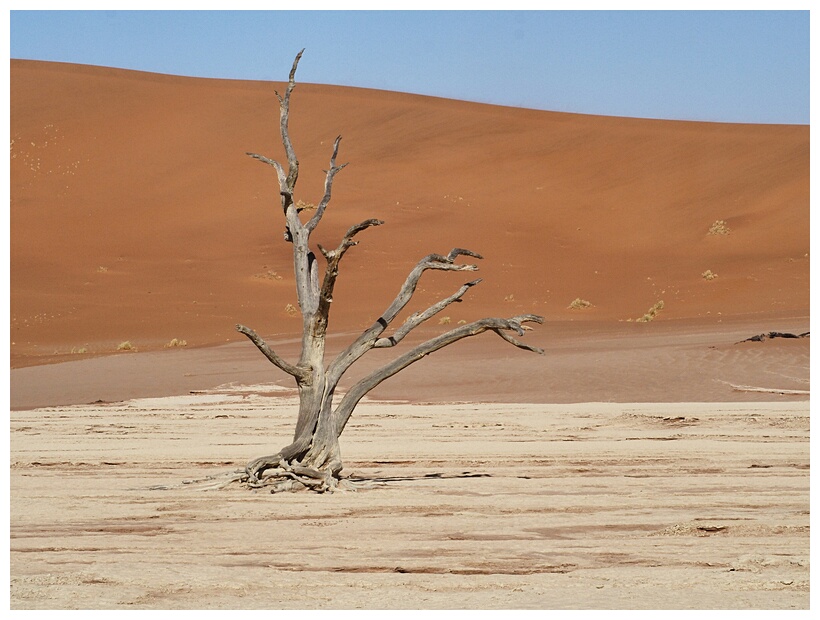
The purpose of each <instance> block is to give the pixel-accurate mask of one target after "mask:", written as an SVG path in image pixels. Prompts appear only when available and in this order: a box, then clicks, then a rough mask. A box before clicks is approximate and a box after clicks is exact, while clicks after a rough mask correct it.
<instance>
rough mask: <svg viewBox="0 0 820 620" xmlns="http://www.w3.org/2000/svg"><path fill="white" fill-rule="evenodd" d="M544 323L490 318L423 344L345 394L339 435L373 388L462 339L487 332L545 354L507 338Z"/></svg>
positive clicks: (338, 418) (523, 317)
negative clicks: (355, 409) (529, 325)
mask: <svg viewBox="0 0 820 620" xmlns="http://www.w3.org/2000/svg"><path fill="white" fill-rule="evenodd" d="M528 322H531V323H543V322H544V317H542V316H538V315H535V314H522V315H520V316H515V317H512V318H510V319H498V318H487V319H480V320H478V321H474V322H473V323H468V324H466V325H462V326H461V327H456V328H455V329H452V330H450V331H449V332H446V333H444V334H441V335H439V336H436V337H435V338H431V339H430V340H428V341H426V342H423V343H421V344H420V345H418V346H417V347H415V348H414V349H412V350H410V351H408V352H407V353H405V354H404V355H401V356H400V357H397V358H396V359H395V360H393V361H392V362H390V363H389V364H387V365H385V366H383V367H381V368H379V369H378V370H376V371H374V372H372V373H371V374H369V375H368V376H366V377H365V378H364V379H362V380H361V381H359V382H358V383H357V384H356V385H354V386H353V387H352V388H351V389H350V390H349V391H348V392H347V394H345V396H344V398H343V399H342V400H341V402H340V403H339V406H338V407H337V409H336V423H337V432H338V433H339V434H341V432H342V431H343V430H344V427H345V425H346V424H347V421H348V419H349V418H350V414H351V413H353V409H354V408H355V407H356V405H358V404H359V401H360V400H361V399H362V398H364V396H365V395H366V394H367V393H368V392H370V391H371V390H372V389H373V388H375V387H376V386H377V385H379V384H380V383H381V382H382V381H384V380H385V379H389V378H390V377H392V376H393V375H395V374H396V373H398V372H400V371H402V370H404V369H405V368H407V367H408V366H410V364H414V363H415V362H417V361H419V360H420V359H422V358H424V357H426V356H427V355H430V354H431V353H434V352H435V351H438V350H439V349H442V348H444V347H446V346H448V345H451V344H453V343H454V342H458V341H459V340H462V339H463V338H469V337H470V336H477V335H478V334H481V333H483V332H486V331H494V332H496V333H497V334H498V335H499V336H501V337H502V338H504V340H506V341H507V342H509V343H511V344H514V345H515V346H517V347H520V348H522V349H526V350H528V351H533V352H535V353H540V354H543V353H544V351H543V349H539V348H537V347H531V346H529V345H526V344H524V343H522V342H520V341H518V340H516V339H515V338H513V337H512V336H509V334H506V333H505V332H507V331H513V332H515V333H516V334H518V335H519V336H522V335H523V334H524V326H523V323H528Z"/></svg>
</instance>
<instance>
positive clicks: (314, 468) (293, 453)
mask: <svg viewBox="0 0 820 620" xmlns="http://www.w3.org/2000/svg"><path fill="white" fill-rule="evenodd" d="M302 51H304V50H302ZM301 56H302V52H299V54H297V56H296V58H295V60H294V61H293V67H292V68H291V70H290V77H289V81H288V86H287V90H285V94H284V96H282V95H280V94H279V93H278V92H277V93H276V96H277V98H278V99H279V111H280V130H281V135H282V144H283V146H284V149H285V154H286V156H287V170H285V168H284V167H283V166H282V165H280V164H279V163H278V162H277V161H274V160H272V159H269V158H267V157H264V156H262V155H259V154H256V153H248V155H250V156H251V157H253V158H255V159H257V160H259V161H261V162H264V163H265V164H268V165H270V166H272V167H273V168H274V170H275V171H276V174H277V176H278V179H279V189H280V192H279V193H280V198H281V204H282V211H283V212H284V216H285V226H286V228H285V241H286V242H288V243H291V244H292V246H293V265H294V269H295V273H296V292H297V298H298V301H299V310H300V311H301V315H302V352H301V355H300V357H299V360H298V361H297V362H296V363H291V362H289V361H287V360H285V359H283V358H282V357H280V356H279V355H278V354H277V353H276V352H275V351H274V350H273V349H271V347H269V346H268V345H267V344H266V343H265V341H264V340H263V339H262V338H261V337H260V336H259V335H258V334H257V333H256V332H255V331H254V330H253V329H251V328H249V327H245V326H244V325H237V326H236V329H237V330H238V331H239V332H241V333H243V334H245V335H246V336H247V337H248V338H249V339H250V340H251V342H253V343H254V344H255V345H256V347H257V348H258V349H259V350H260V351H261V352H262V353H263V354H264V355H265V357H267V358H268V360H269V361H270V362H271V363H272V364H273V365H274V366H276V367H277V368H279V369H280V370H282V371H283V372H285V373H287V374H289V375H291V376H292V377H293V378H294V380H295V381H296V386H297V388H298V393H299V416H298V418H297V421H296V432H295V434H294V438H293V441H292V442H291V443H290V444H289V445H287V446H285V447H284V448H282V449H281V450H279V451H278V452H277V453H275V454H272V455H270V456H263V457H260V458H257V459H255V460H253V461H251V462H250V463H248V465H247V467H246V480H247V482H248V484H250V485H252V486H261V485H271V490H272V492H277V491H282V490H293V489H296V488H299V489H301V488H310V489H314V490H317V491H326V490H332V489H334V488H336V487H337V485H338V484H339V482H340V480H341V476H340V472H341V471H342V457H341V453H340V451H339V436H340V435H341V434H342V431H344V429H345V425H346V424H347V422H348V420H349V419H350V415H351V414H352V413H353V410H354V408H355V407H356V405H357V404H358V403H359V401H360V400H361V399H362V398H363V397H364V396H365V395H366V394H367V393H368V392H370V391H371V390H372V389H373V388H375V387H376V386H377V385H379V384H380V383H381V382H382V381H384V380H385V379H388V378H390V377H392V376H393V375H395V374H396V373H398V372H399V371H401V370H403V369H405V368H407V367H408V366H409V365H410V364H413V363H414V362H417V361H418V360H420V359H422V358H423V357H425V356H426V355H429V354H430V353H433V352H434V351H438V350H439V349H441V348H443V347H446V346H447V345H450V344H453V343H454V342H457V341H459V340H461V339H462V338H467V337H469V336H475V335H477V334H480V333H482V332H486V331H491V332H495V333H496V334H498V335H499V336H501V337H502V338H503V339H504V340H506V341H507V342H509V343H511V344H513V345H515V346H516V347H520V348H522V349H526V350H528V351H534V352H537V353H543V350H541V349H538V348H536V347H532V346H529V345H527V344H524V343H522V342H520V341H519V340H517V339H516V338H515V336H514V334H515V335H518V336H522V335H523V334H524V330H525V329H530V328H529V327H526V326H525V325H524V324H525V323H527V322H535V323H541V322H543V318H542V317H540V316H536V315H534V314H524V315H520V316H514V317H512V318H509V319H502V318H485V319H481V320H478V321H475V322H473V323H468V324H465V325H461V326H459V327H456V328H455V329H452V330H450V331H448V332H446V333H444V334H441V335H439V336H437V337H435V338H432V339H430V340H428V341H426V342H423V343H421V344H419V345H418V346H416V347H414V348H412V349H411V350H409V351H407V352H406V353H404V354H403V355H400V356H399V357H397V358H396V359H395V360H393V361H392V362H390V363H389V364H387V365H385V366H383V367H382V368H379V369H378V370H376V371H374V372H372V373H371V374H369V375H367V376H366V377H364V378H363V379H361V380H360V381H359V382H358V383H356V384H355V385H353V386H352V387H350V389H348V390H347V392H346V393H345V394H344V395H339V397H337V398H336V399H335V401H337V402H334V396H336V392H337V388H338V385H339V381H340V380H341V379H342V377H343V376H344V374H345V372H346V371H347V370H348V369H349V368H350V367H351V366H352V365H353V364H354V363H355V362H356V361H357V360H358V359H360V358H361V357H362V356H363V355H364V354H365V353H367V352H368V351H370V350H371V349H380V348H388V347H395V346H396V345H398V344H399V343H400V342H401V341H402V340H403V339H404V338H405V336H407V335H408V334H409V333H410V332H411V331H412V330H413V329H414V328H415V327H417V326H419V325H421V324H422V323H423V322H425V321H427V320H428V319H430V318H431V317H433V316H435V315H436V314H438V313H439V312H441V311H442V310H443V309H444V308H446V307H447V306H449V305H450V304H452V303H454V302H458V301H461V298H462V296H463V295H464V294H465V293H466V292H467V291H468V290H469V289H470V288H471V287H473V286H475V285H476V284H478V283H479V282H480V281H481V280H472V281H470V282H467V283H466V284H463V285H462V286H461V288H459V289H458V290H457V291H456V292H454V293H453V294H452V295H450V296H449V297H447V298H445V299H442V300H441V301H439V302H438V303H436V304H433V305H432V306H430V307H429V308H427V309H426V310H424V311H421V312H416V313H415V314H413V315H411V316H410V317H409V318H407V319H406V320H405V321H404V322H403V323H402V324H401V325H400V326H399V327H398V328H397V329H395V331H393V332H392V334H391V335H385V331H386V330H387V329H388V327H389V326H390V325H391V324H392V323H393V321H394V319H395V318H396V317H397V316H398V315H399V313H400V312H401V311H402V309H404V307H405V306H406V305H407V304H408V302H409V301H410V299H411V298H412V296H413V293H414V292H415V290H416V285H417V284H418V282H419V279H420V278H421V276H422V274H423V273H424V272H425V271H427V270H428V269H438V270H442V271H476V270H477V269H478V268H477V267H476V266H475V265H473V264H459V263H456V259H458V258H459V257H462V256H466V257H470V258H476V259H480V258H481V256H479V255H478V254H476V253H475V252H471V251H470V250H464V249H460V248H456V249H454V250H451V251H450V253H449V254H446V255H443V254H430V255H428V256H425V257H424V258H422V259H421V260H420V261H419V262H418V264H417V265H416V266H415V268H414V269H413V270H412V271H411V272H410V275H408V276H407V279H406V280H405V282H404V284H403V286H402V287H401V289H400V290H399V293H398V295H396V298H395V299H394V300H393V303H391V304H390V306H389V307H388V308H387V309H386V310H385V311H384V312H383V313H382V314H381V316H380V317H379V318H378V319H377V320H376V322H375V323H373V325H371V326H370V327H369V328H368V329H366V330H365V331H364V332H363V333H362V334H361V335H360V336H359V337H358V338H356V339H355V340H354V341H353V342H352V343H351V344H350V346H348V347H347V348H346V349H345V350H344V351H342V352H341V353H340V354H339V355H338V356H337V357H336V358H335V359H334V360H333V361H332V362H330V363H329V364H326V363H325V335H326V333H327V327H328V318H329V315H330V308H331V302H332V301H333V290H334V287H335V286H336V279H337V278H338V276H339V264H340V263H341V260H342V258H343V257H344V255H345V253H346V252H347V251H348V250H349V249H350V248H352V247H353V246H355V245H357V243H358V241H356V240H354V238H355V237H356V235H358V234H359V233H361V232H362V231H364V230H366V229H368V228H371V227H373V226H380V225H381V224H383V223H384V222H382V221H381V220H375V219H371V220H366V221H364V222H361V223H360V224H356V225H355V226H351V227H350V229H349V230H348V231H347V233H345V235H344V237H342V240H341V241H340V243H339V245H338V246H337V247H336V248H334V249H327V248H323V247H322V246H321V245H318V246H317V247H318V249H319V251H320V252H321V254H322V256H324V259H325V261H326V263H327V264H326V266H325V268H324V275H323V276H321V277H320V275H319V261H318V260H317V258H316V255H315V254H314V252H313V251H312V250H311V248H310V235H311V233H312V232H313V231H314V230H315V229H316V227H317V226H318V225H319V222H320V221H321V219H322V216H323V215H324V213H325V210H326V209H327V207H328V205H329V204H330V198H331V188H332V186H333V180H334V179H335V177H336V175H337V174H338V173H339V171H340V170H342V168H344V167H345V165H346V164H341V165H339V164H337V163H336V157H337V155H338V152H339V142H340V140H341V136H340V137H338V138H336V141H335V143H334V145H333V154H332V155H331V157H330V167H329V168H328V169H327V171H326V177H325V182H324V195H323V196H322V199H321V201H320V202H319V204H318V205H317V206H316V210H315V212H313V214H312V216H310V217H309V218H308V217H306V216H305V215H304V214H302V213H300V211H302V210H301V209H299V208H298V207H297V205H296V203H295V202H294V191H295V188H296V180H297V178H298V176H299V161H298V160H297V158H296V153H295V151H294V148H293V143H292V142H291V138H290V134H289V132H288V114H289V112H290V99H291V94H292V93H293V89H294V87H295V85H296V84H295V82H294V78H295V74H296V67H297V65H298V64H299V59H300V58H301Z"/></svg>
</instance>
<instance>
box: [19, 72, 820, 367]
mask: <svg viewBox="0 0 820 620" xmlns="http://www.w3.org/2000/svg"><path fill="white" fill-rule="evenodd" d="M276 88H279V89H281V88H282V84H274V83H261V82H242V81H225V80H206V79H194V78H181V77H173V76H163V75H153V74H147V73H139V72H130V71H123V70H114V69H106V68H100V67H88V66H77V65H66V64H59V63H44V62H34V61H22V60H13V61H11V139H12V141H11V215H10V222H11V317H10V319H11V326H10V327H11V341H12V347H11V365H12V367H21V366H29V365H33V364H39V363H44V362H50V361H55V360H59V359H75V358H80V357H82V356H84V355H85V356H87V355H95V354H100V353H110V352H113V351H115V350H116V348H117V346H118V344H119V343H121V342H123V341H130V342H131V343H133V345H134V346H136V347H137V348H138V349H139V350H152V349H161V348H162V347H163V346H164V345H165V344H166V343H168V342H169V341H170V340H171V339H172V338H178V339H184V340H185V341H187V343H188V346H189V347H193V346H200V345H203V346H204V345H213V344H218V343H224V342H226V341H234V340H239V339H240V338H242V336H240V335H239V334H237V333H236V332H234V330H233V325H234V324H235V323H237V322H242V323H244V324H246V325H251V326H253V327H254V328H255V329H257V330H258V331H259V332H261V333H263V334H265V335H277V336H279V337H284V336H287V335H289V334H294V335H296V334H298V333H299V330H300V322H299V320H298V319H297V318H294V317H293V316H291V315H290V314H289V313H288V311H287V307H288V305H289V304H292V305H296V298H295V292H294V288H293V279H294V278H293V274H292V272H291V269H292V268H291V265H290V248H289V246H288V245H287V244H286V243H285V242H284V241H283V240H282V230H283V222H282V219H281V214H280V213H279V209H278V208H277V200H278V196H277V193H278V187H277V185H276V179H275V175H274V173H273V170H272V169H270V168H269V167H267V166H264V165H263V164H260V163H259V162H256V161H253V160H251V159H250V158H248V157H247V156H246V155H245V152H247V151H255V152H259V153H263V154H265V155H268V156H270V157H274V158H279V159H282V152H281V145H280V144H279V137H278V110H277V101H276V96H275V94H274V89H276ZM291 130H292V136H293V139H294V141H295V146H296V150H297V153H298V155H299V158H300V162H301V174H300V179H299V186H298V189H299V190H300V191H299V194H300V195H299V196H297V197H298V198H300V199H302V200H304V201H305V202H314V203H315V202H318V200H319V198H320V197H321V194H322V191H323V189H322V183H323V178H324V173H323V172H322V170H323V169H324V168H326V167H327V162H328V159H329V156H330V150H331V145H332V142H333V139H334V138H335V137H336V135H338V134H341V135H342V136H343V138H344V139H343V142H342V150H341V155H340V160H342V161H347V162H350V165H349V166H348V167H347V168H345V170H344V171H343V172H342V173H341V174H340V175H339V176H338V177H337V179H336V182H335V184H334V200H333V202H332V204H331V206H330V208H329V209H328V213H327V215H326V217H325V220H324V221H323V226H322V227H320V228H319V230H318V231H317V233H316V234H315V236H314V238H315V241H316V242H318V243H321V244H322V245H325V246H330V247H335V245H336V244H337V243H338V240H339V237H340V235H341V234H342V233H343V232H344V231H345V230H346V229H347V228H348V227H349V226H350V225H351V224H353V223H356V222H359V221H361V220H362V219H365V218H370V217H377V218H381V219H383V220H385V221H386V223H387V225H386V226H384V227H381V228H378V229H374V230H369V231H367V232H366V233H363V234H362V236H361V244H360V246H359V247H357V248H355V249H354V250H353V251H351V252H350V253H349V254H348V255H347V256H346V257H345V261H344V263H343V265H342V276H341V278H340V281H339V285H338V288H337V294H336V299H335V302H336V303H335V304H334V306H335V307H334V314H333V315H332V317H331V321H332V324H331V329H332V330H334V331H336V332H346V331H357V330H360V329H362V328H363V327H366V326H367V325H368V324H369V323H370V322H372V321H373V320H374V319H375V318H377V317H378V315H379V313H380V312H381V311H382V310H383V309H384V308H385V307H386V306H387V304H389V302H390V301H391V300H392V298H393V295H395V293H396V292H397V291H398V288H399V286H400V285H401V282H402V281H403V280H404V277H405V275H406V273H407V271H408V270H409V269H410V268H411V267H412V265H413V264H415V262H416V261H417V260H418V259H419V258H421V257H422V256H424V255H425V254H428V253H430V252H441V253H444V252H447V251H449V250H450V249H451V248H452V247H465V248H470V249H472V250H474V251H477V252H480V253H482V254H483V255H484V256H485V260H484V261H482V263H481V265H480V266H481V272H480V275H481V276H482V277H483V278H484V280H485V281H484V283H483V284H482V285H481V286H479V287H476V288H475V289H473V291H471V293H470V295H469V300H468V303H464V304H460V305H457V307H456V306H453V307H452V312H450V318H451V321H452V323H454V324H455V323H456V322H457V321H458V320H461V319H464V320H472V319H474V318H479V317H481V316H488V315H496V316H497V315H502V316H510V315H513V314H517V313H520V312H536V313H539V314H543V315H545V316H546V317H547V319H548V320H549V321H553V322H560V321H570V320H582V321H583V320H594V321H598V322H603V323H607V322H613V323H614V322H618V321H626V320H629V319H632V320H634V319H635V318H638V317H640V316H642V315H643V314H644V313H645V312H646V311H647V310H648V309H649V308H650V307H651V306H652V305H653V304H655V303H656V302H658V301H660V300H663V302H664V308H663V310H662V312H661V314H660V315H659V317H658V319H657V320H658V321H668V320H674V319H682V318H686V319H702V320H703V321H704V322H712V323H714V322H715V321H717V320H721V319H720V317H724V318H725V317H727V316H748V317H753V318H759V317H763V318H765V317H775V318H776V317H807V316H808V312H809V258H808V253H809V226H808V224H809V127H807V126H752V125H729V124H707V123H691V122H666V121H650V120H637V119H622V118H607V117H593V116H581V115H572V114H559V113H549V112H541V111H532V110H523V109H515V108H504V107H496V106H488V105H482V104H473V103H467V102H460V101H449V100H441V99H435V98H428V97H420V96H413V95H406V94H397V93H390V92H380V91H373V90H365V89H353V88H342V87H333V86H323V85H311V84H299V85H298V87H297V90H296V91H295V93H294V97H293V102H292V116H291ZM716 221H724V222H725V223H726V226H727V227H728V229H729V234H726V235H721V234H709V230H710V227H711V226H712V225H713V224H714V223H715V222H716ZM707 270H710V271H711V272H713V273H714V274H717V276H718V277H717V278H714V279H711V280H707V279H706V278H704V277H703V275H702V274H703V273H704V272H706V271H707ZM462 282H463V280H462V277H460V276H457V275H453V274H431V275H430V277H429V278H426V279H425V280H424V281H423V287H422V288H423V290H421V291H419V300H418V302H417V304H416V306H415V307H414V308H413V309H418V308H419V307H426V306H425V302H429V301H432V300H434V299H437V298H439V297H441V296H444V295H448V294H450V293H451V292H453V291H454V290H456V289H457V288H458V286H459V285H460V284H462ZM576 298H581V299H584V300H588V301H589V302H590V303H591V307H588V308H585V309H570V308H568V306H569V305H570V303H571V302H572V301H573V300H574V299H576ZM773 328H774V327H773ZM546 337H547V336H546V335H545V332H543V331H542V332H541V333H540V334H539V333H535V334H533V335H532V336H530V339H531V342H533V343H534V344H542V345H543V343H544V341H545V339H546ZM72 350H73V351H74V353H73V354H72V353H71V352H72ZM83 350H84V351H85V353H78V351H83Z"/></svg>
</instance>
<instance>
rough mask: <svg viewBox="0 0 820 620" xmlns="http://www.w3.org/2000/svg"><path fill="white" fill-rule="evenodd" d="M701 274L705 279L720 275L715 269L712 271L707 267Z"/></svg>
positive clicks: (712, 278)
mask: <svg viewBox="0 0 820 620" xmlns="http://www.w3.org/2000/svg"><path fill="white" fill-rule="evenodd" d="M700 275H701V276H702V277H703V279H704V280H714V279H715V278H717V277H718V275H717V274H716V273H715V272H714V271H712V270H711V269H707V270H706V271H704V272H703V273H702V274H700Z"/></svg>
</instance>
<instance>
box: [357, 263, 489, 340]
mask: <svg viewBox="0 0 820 620" xmlns="http://www.w3.org/2000/svg"><path fill="white" fill-rule="evenodd" d="M480 282H481V278H479V279H478V280H473V281H472V282H467V283H466V284H465V285H464V286H462V287H461V288H460V289H458V291H456V292H455V293H453V294H452V295H450V296H449V297H447V298H446V299H442V300H441V301H440V302H438V303H437V304H434V305H432V306H430V307H429V308H427V310H425V311H424V312H416V313H414V314H413V315H412V316H410V317H408V318H407V320H406V321H405V322H404V324H403V325H402V326H401V327H399V329H397V330H396V332H395V333H394V334H393V335H392V336H388V337H387V338H379V339H378V340H376V342H375V343H374V345H373V348H374V349H383V348H387V347H394V346H396V345H397V344H398V343H400V342H401V341H402V340H403V339H404V337H405V336H406V335H407V334H409V333H410V332H411V331H412V330H413V329H415V328H416V327H418V326H419V325H421V324H422V323H424V322H425V321H427V320H428V319H430V318H432V317H434V316H435V315H436V314H438V313H439V312H441V311H442V310H444V308H446V307H447V306H449V305H450V304H452V303H454V302H457V301H461V297H462V296H463V295H464V293H466V292H467V291H468V290H469V289H470V288H471V287H473V286H475V285H476V284H479V283H480Z"/></svg>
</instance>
